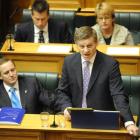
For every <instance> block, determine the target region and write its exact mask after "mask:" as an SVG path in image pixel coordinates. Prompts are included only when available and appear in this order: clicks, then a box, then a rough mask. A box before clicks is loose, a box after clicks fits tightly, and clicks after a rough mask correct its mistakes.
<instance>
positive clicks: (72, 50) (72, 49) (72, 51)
mask: <svg viewBox="0 0 140 140" xmlns="http://www.w3.org/2000/svg"><path fill="white" fill-rule="evenodd" d="M70 52H71V53H74V52H75V50H74V47H73V44H72V48H71V51H70Z"/></svg>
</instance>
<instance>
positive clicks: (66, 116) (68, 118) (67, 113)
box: [64, 107, 71, 120]
mask: <svg viewBox="0 0 140 140" xmlns="http://www.w3.org/2000/svg"><path fill="white" fill-rule="evenodd" d="M68 108H69V107H67V108H65V110H64V117H65V118H66V120H71V116H70V113H69V111H68Z"/></svg>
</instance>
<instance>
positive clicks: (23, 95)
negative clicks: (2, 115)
mask: <svg viewBox="0 0 140 140" xmlns="http://www.w3.org/2000/svg"><path fill="white" fill-rule="evenodd" d="M18 83H19V92H20V100H21V104H22V107H23V108H25V103H26V94H27V89H26V83H25V82H24V80H23V79H22V77H18Z"/></svg>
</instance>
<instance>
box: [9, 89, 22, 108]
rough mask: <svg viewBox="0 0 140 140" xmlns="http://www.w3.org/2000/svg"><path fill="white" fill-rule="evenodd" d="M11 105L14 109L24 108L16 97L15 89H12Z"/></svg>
mask: <svg viewBox="0 0 140 140" xmlns="http://www.w3.org/2000/svg"><path fill="white" fill-rule="evenodd" d="M9 91H10V93H11V103H12V107H13V108H22V106H21V103H20V101H19V99H18V97H17V95H16V92H15V88H10V90H9Z"/></svg>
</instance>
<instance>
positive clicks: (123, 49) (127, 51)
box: [107, 47, 139, 56]
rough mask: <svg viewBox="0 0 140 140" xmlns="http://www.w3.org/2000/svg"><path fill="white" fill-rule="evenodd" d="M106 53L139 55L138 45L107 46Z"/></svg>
mask: <svg viewBox="0 0 140 140" xmlns="http://www.w3.org/2000/svg"><path fill="white" fill-rule="evenodd" d="M107 54H111V55H132V56H133V55H139V48H138V47H130V48H128V47H108V48H107Z"/></svg>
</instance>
